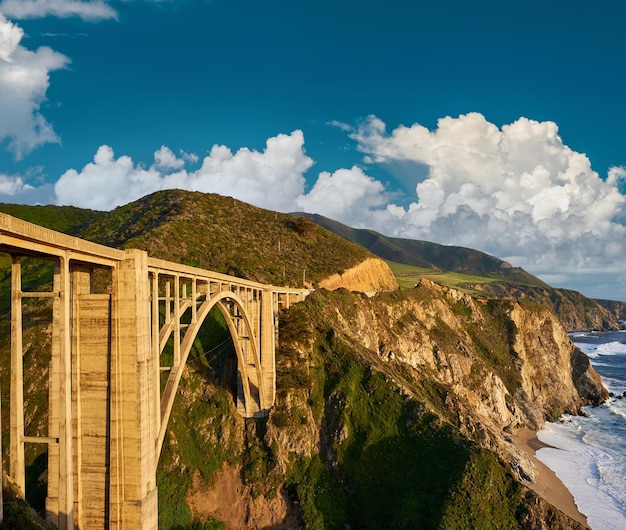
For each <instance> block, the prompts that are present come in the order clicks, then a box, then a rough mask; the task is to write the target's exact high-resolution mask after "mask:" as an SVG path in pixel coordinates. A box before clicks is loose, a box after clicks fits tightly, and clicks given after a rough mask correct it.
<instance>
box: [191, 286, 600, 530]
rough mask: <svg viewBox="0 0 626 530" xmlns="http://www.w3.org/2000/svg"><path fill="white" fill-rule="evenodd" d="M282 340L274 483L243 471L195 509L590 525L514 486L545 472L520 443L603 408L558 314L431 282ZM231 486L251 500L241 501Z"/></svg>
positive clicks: (355, 305) (326, 297) (305, 306)
mask: <svg viewBox="0 0 626 530" xmlns="http://www.w3.org/2000/svg"><path fill="white" fill-rule="evenodd" d="M280 342H281V346H280V348H279V351H278V353H277V370H278V373H277V384H278V398H277V402H276V406H275V407H274V409H273V410H272V412H271V414H270V417H269V421H268V422H267V424H266V426H265V429H266V430H265V431H264V433H262V436H261V438H259V439H260V440H261V442H259V443H260V444H261V446H262V447H263V448H264V449H263V451H265V453H264V454H265V456H264V462H265V464H264V466H265V467H264V468H263V474H262V477H263V478H262V482H261V484H259V483H254V481H251V480H248V481H246V478H245V477H249V474H246V473H248V472H247V471H246V470H247V469H248V468H247V467H246V464H245V457H244V460H243V463H242V464H241V467H240V468H237V469H236V472H233V471H232V470H231V469H230V468H228V467H225V468H224V467H223V468H222V471H221V472H220V474H219V478H218V479H217V481H216V482H214V483H213V484H207V483H206V482H205V483H203V484H202V486H200V485H194V487H193V488H192V489H191V490H190V496H189V497H188V498H191V499H193V500H194V503H195V504H194V506H195V507H196V508H195V509H196V510H198V506H202V503H200V502H199V500H198V499H199V498H203V496H206V495H208V498H210V499H213V500H212V502H213V506H220V507H221V508H218V509H217V511H214V512H211V511H210V510H207V511H203V510H199V511H197V512H196V513H197V515H198V516H200V517H202V516H206V515H207V514H210V513H212V514H213V515H215V516H217V517H218V518H220V519H221V520H224V521H225V522H226V523H227V524H228V525H229V526H237V525H238V524H239V523H240V522H241V521H242V520H245V521H246V525H247V526H248V527H250V528H260V527H263V526H267V525H272V527H274V528H294V527H299V526H302V527H311V528H332V527H338V526H342V525H345V524H350V525H351V526H356V527H375V526H376V524H377V523H376V521H378V519H377V518H380V521H379V522H380V524H381V525H382V524H388V525H393V526H395V527H398V528H401V527H405V526H406V525H407V524H409V523H408V521H412V524H418V525H422V526H423V527H425V528H448V527H451V526H449V525H450V524H452V523H451V521H459V520H461V521H465V523H466V524H467V525H468V526H467V527H484V528H502V527H506V526H507V525H509V524H513V525H514V527H524V528H542V527H546V525H550V528H563V529H565V528H578V527H579V526H577V525H576V524H575V523H574V522H572V521H571V520H569V518H567V516H565V515H563V514H561V513H560V512H558V511H557V510H556V509H555V508H553V507H552V506H550V505H549V504H548V503H546V502H545V501H544V500H542V499H540V498H539V497H537V496H536V495H535V494H534V493H532V492H530V491H529V490H527V489H525V488H524V487H523V486H522V485H521V484H520V482H518V481H516V480H515V479H513V476H514V475H516V476H517V477H518V480H519V479H521V478H522V477H523V478H526V479H528V478H529V477H530V478H531V479H532V477H533V468H532V464H531V463H530V462H529V461H527V460H526V459H525V457H524V456H523V455H521V454H520V453H519V452H518V450H517V449H516V448H515V447H514V446H513V445H512V443H511V440H510V438H509V434H508V433H509V432H510V431H511V430H512V429H515V428H518V427H529V428H539V427H540V426H541V425H543V423H544V422H545V421H546V419H553V418H556V417H557V416H558V415H559V414H561V413H562V412H570V413H576V412H578V411H579V410H580V407H581V406H582V405H584V404H588V403H597V402H599V401H602V400H603V399H605V398H606V391H605V390H604V388H603V387H602V385H601V382H600V378H599V376H598V375H597V374H596V373H595V371H594V370H593V368H592V367H591V365H590V364H589V363H588V359H587V358H586V357H585V356H584V355H583V354H582V353H581V352H580V351H579V350H577V349H576V348H575V347H574V346H573V345H572V343H571V342H570V341H569V338H568V336H567V333H566V332H565V330H564V329H563V328H562V326H561V325H560V324H559V321H558V318H557V317H556V316H555V315H554V314H553V313H552V312H551V311H549V310H547V309H544V308H541V307H539V306H538V305H536V304H535V305H532V306H527V305H524V304H521V303H518V302H513V301H510V300H508V301H504V300H491V301H484V300H476V299H474V298H472V297H470V296H468V295H466V294H463V293H461V292H459V291H456V290H454V289H449V288H444V287H441V286H438V285H436V284H433V283H431V282H430V281H428V280H423V281H422V282H421V283H420V285H419V287H417V288H415V289H412V290H405V291H395V292H384V293H379V294H378V295H376V296H374V297H371V298H368V297H366V296H364V295H360V294H358V293H349V292H347V291H345V290H338V291H333V292H326V291H318V292H316V293H314V294H313V295H311V296H310V297H309V299H307V301H306V302H304V303H302V304H297V305H295V306H293V307H292V308H291V309H290V310H289V311H288V312H287V314H285V315H283V317H282V318H281V341H280ZM257 429H258V427H257ZM248 431H250V429H248ZM257 432H258V431H257ZM496 455H497V456H496ZM499 459H500V460H499ZM503 462H504V463H505V464H503ZM229 477H230V479H229ZM233 477H234V478H233ZM238 477H239V478H238ZM242 477H243V478H242ZM226 479H229V480H226ZM223 480H226V483H228V484H230V485H229V486H228V487H227V488H225V487H224V482H223ZM233 488H238V490H237V491H239V493H240V495H241V497H242V498H244V499H248V500H245V501H243V502H240V503H238V504H237V505H235V504H234V503H233V502H232V498H231V500H230V501H229V498H230V497H228V495H230V494H228V493H227V492H228V491H230V490H232V489H233ZM255 488H256V489H255ZM416 498H419V499H420V501H419V502H418V504H420V503H423V504H420V505H419V506H415V503H416V501H415V499H416ZM294 501H295V502H294ZM260 506H265V507H266V509H265V510H262V509H260ZM491 511H496V512H497V515H494V514H493V513H491ZM260 513H263V514H264V515H263V517H261V516H260V515H258V517H257V516H255V515H254V514H260ZM271 514H274V518H273V519H272V520H271V521H270V520H268V517H269V518H270V519H271V517H270V515H271ZM392 514H393V515H392ZM521 514H525V515H523V516H522V515H521ZM385 517H387V518H390V519H384V518H385ZM383 521H387V522H386V523H383ZM485 521H490V522H489V523H486V522H485ZM512 521H513V522H512ZM465 523H464V524H465ZM542 525H543V526H542ZM409 526H410V525H409Z"/></svg>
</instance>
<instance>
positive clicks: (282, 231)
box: [79, 190, 372, 286]
mask: <svg viewBox="0 0 626 530" xmlns="http://www.w3.org/2000/svg"><path fill="white" fill-rule="evenodd" d="M79 235H80V237H83V238H84V239H88V240H91V241H95V242H97V243H101V244H103V245H108V246H113V247H119V248H140V249H143V250H146V251H147V252H148V253H149V254H150V256H153V257H157V258H161V259H166V260H170V261H175V262H178V263H184V264H186V265H193V266H197V267H202V268H206V269H210V270H214V271H216V272H221V273H224V274H231V275H233V276H239V277H242V278H246V279H249V280H255V281H259V282H264V283H272V284H276V285H292V286H302V284H303V281H306V283H307V284H315V283H316V282H317V281H319V280H321V279H323V278H325V277H326V276H329V275H331V274H334V273H337V272H343V271H344V270H346V269H349V268H351V267H353V266H354V265H356V264H358V263H360V262H361V261H363V260H364V259H366V258H367V257H372V255H371V253H369V252H368V251H367V250H365V249H364V248H362V247H360V246H358V245H355V244H353V243H350V242H348V241H346V240H344V239H342V238H340V237H338V236H336V235H335V234H333V233H331V232H329V231H327V230H324V229H321V228H319V227H318V226H317V225H315V224H314V223H312V222H310V221H309V220H308V219H299V218H296V217H293V216H291V215H287V214H282V213H277V212H272V211H270V210H264V209H262V208H256V207H255V206H251V205H249V204H246V203H244V202H241V201H238V200H236V199H233V198H231V197H223V196H221V195H216V194H205V193H199V192H186V191H181V190H169V191H161V192H157V193H154V194H152V195H148V196H147V197H144V198H142V199H139V200H138V201H135V202H132V203H130V204H127V205H125V206H121V207H119V208H116V209H115V210H113V211H112V212H110V213H107V214H105V215H103V216H100V217H98V218H97V219H95V220H94V222H92V223H91V224H90V225H89V226H88V227H87V228H85V229H83V230H81V231H80V233H79Z"/></svg>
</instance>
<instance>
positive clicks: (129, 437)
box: [110, 249, 160, 530]
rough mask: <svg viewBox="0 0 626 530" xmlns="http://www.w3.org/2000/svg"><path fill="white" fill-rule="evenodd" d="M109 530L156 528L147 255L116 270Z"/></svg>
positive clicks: (128, 258) (131, 257) (137, 254)
mask: <svg viewBox="0 0 626 530" xmlns="http://www.w3.org/2000/svg"><path fill="white" fill-rule="evenodd" d="M112 302H113V315H114V319H113V321H114V323H115V327H114V329H113V332H112V334H113V351H112V355H113V363H112V364H113V366H112V381H111V489H110V496H111V498H110V506H111V515H110V520H111V524H110V528H120V529H122V528H123V529H126V528H136V529H142V530H152V529H155V530H156V529H157V527H158V499H157V487H156V439H157V431H156V427H157V417H158V414H159V413H160V412H159V411H158V410H154V409H155V403H156V402H157V399H156V398H155V397H154V392H158V389H156V388H155V378H154V371H155V369H156V368H155V366H154V363H155V362H157V361H158V360H157V359H155V358H154V354H153V350H152V348H151V327H150V308H151V304H150V284H149V276H148V255H147V254H146V253H145V252H143V251H140V250H135V249H132V250H127V251H126V252H125V259H124V260H123V261H122V262H121V264H120V265H119V266H118V267H117V268H116V270H114V271H113V300H112Z"/></svg>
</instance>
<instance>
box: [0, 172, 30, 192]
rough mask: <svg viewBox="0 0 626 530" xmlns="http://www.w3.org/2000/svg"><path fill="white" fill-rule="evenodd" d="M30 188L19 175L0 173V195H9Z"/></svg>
mask: <svg viewBox="0 0 626 530" xmlns="http://www.w3.org/2000/svg"><path fill="white" fill-rule="evenodd" d="M31 189H33V187H32V186H30V185H29V184H26V183H25V182H24V179H22V177H20V176H19V175H18V176H11V175H4V174H2V173H0V195H8V196H9V197H11V196H13V195H15V194H16V193H19V192H22V191H26V190H31Z"/></svg>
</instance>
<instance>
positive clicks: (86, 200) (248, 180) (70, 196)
mask: <svg viewBox="0 0 626 530" xmlns="http://www.w3.org/2000/svg"><path fill="white" fill-rule="evenodd" d="M186 160H190V161H192V162H193V161H194V160H195V157H194V156H193V155H189V154H187V153H183V156H182V158H181V157H177V156H176V154H175V153H174V152H172V151H171V150H170V149H169V148H167V147H165V146H162V147H161V148H160V149H159V150H158V151H157V152H156V153H155V155H154V163H153V164H152V165H151V166H150V167H149V168H144V167H143V166H142V165H141V164H135V163H134V162H133V160H132V159H131V158H130V157H128V156H120V157H119V158H117V159H116V158H115V156H114V153H113V150H112V149H111V148H110V147H108V146H101V147H100V148H99V149H98V152H97V153H96V155H95V157H94V160H93V162H92V163H89V164H87V165H86V166H85V167H84V168H83V169H82V170H81V171H76V170H74V169H70V170H68V171H66V172H65V173H64V174H63V175H61V177H60V178H59V180H58V181H57V183H56V184H55V188H54V189H55V193H56V197H57V203H58V204H73V205H77V206H82V207H85V208H93V209H96V210H110V209H112V208H114V207H116V206H120V205H122V204H126V203H128V202H131V201H133V200H136V199H139V198H140V197H143V196H144V195H147V194H148V193H152V192H154V191H157V190H163V189H173V188H181V189H186V190H191V191H202V192H205V193H209V192H210V193H219V194H221V195H229V196H232V197H235V198H237V199H240V200H242V201H245V202H249V203H251V204H255V205H258V206H262V207H264V208H268V209H272V210H279V211H288V210H290V209H293V207H294V205H295V204H296V198H297V197H298V196H299V195H300V194H301V193H302V190H303V189H304V185H305V179H304V173H305V172H306V171H308V169H309V168H310V167H311V166H312V165H313V160H312V159H311V158H309V157H308V156H307V155H306V153H305V151H304V135H303V134H302V131H294V132H292V133H291V134H290V135H286V134H279V135H278V136H275V137H273V138H270V139H268V140H267V142H266V146H265V149H264V150H263V151H262V152H260V151H255V150H251V149H248V148H242V149H240V150H239V151H237V152H236V153H233V152H232V151H231V150H230V149H229V148H228V147H226V146H223V145H215V146H213V148H212V149H211V151H210V153H209V155H208V156H206V157H204V159H203V160H202V163H201V166H200V168H199V169H198V170H196V171H188V170H186V169H185V167H184V166H185V163H186Z"/></svg>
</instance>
